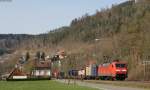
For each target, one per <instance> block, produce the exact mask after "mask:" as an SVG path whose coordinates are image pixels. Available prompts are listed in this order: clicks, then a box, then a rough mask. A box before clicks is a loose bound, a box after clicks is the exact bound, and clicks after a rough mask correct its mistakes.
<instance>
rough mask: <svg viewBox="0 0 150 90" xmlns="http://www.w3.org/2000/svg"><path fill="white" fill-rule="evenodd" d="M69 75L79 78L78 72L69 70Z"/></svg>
mask: <svg viewBox="0 0 150 90" xmlns="http://www.w3.org/2000/svg"><path fill="white" fill-rule="evenodd" d="M68 74H69V76H78V70H69V71H68Z"/></svg>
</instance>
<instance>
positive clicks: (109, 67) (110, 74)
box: [68, 60, 128, 80]
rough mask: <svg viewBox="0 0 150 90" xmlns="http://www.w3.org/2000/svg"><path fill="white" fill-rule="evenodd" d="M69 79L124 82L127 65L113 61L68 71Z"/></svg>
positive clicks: (126, 74)
mask: <svg viewBox="0 0 150 90" xmlns="http://www.w3.org/2000/svg"><path fill="white" fill-rule="evenodd" d="M68 75H69V76H70V77H77V78H78V79H86V80H89V79H101V80H125V79H126V78H127V76H128V70H127V63H125V62H122V61H119V60H114V61H113V62H111V63H104V64H100V65H97V64H90V65H87V66H86V67H84V68H82V69H80V70H69V71H68Z"/></svg>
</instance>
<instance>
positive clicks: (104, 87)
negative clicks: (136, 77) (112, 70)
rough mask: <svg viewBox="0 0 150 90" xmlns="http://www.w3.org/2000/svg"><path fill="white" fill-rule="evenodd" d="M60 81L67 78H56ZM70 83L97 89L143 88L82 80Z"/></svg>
mask: <svg viewBox="0 0 150 90" xmlns="http://www.w3.org/2000/svg"><path fill="white" fill-rule="evenodd" d="M56 81H58V82H61V83H66V84H67V83H68V80H56ZM70 83H75V84H77V85H80V86H86V87H92V88H97V89H99V90H145V89H140V88H131V87H121V86H114V85H108V84H96V83H89V82H82V81H73V80H71V81H70Z"/></svg>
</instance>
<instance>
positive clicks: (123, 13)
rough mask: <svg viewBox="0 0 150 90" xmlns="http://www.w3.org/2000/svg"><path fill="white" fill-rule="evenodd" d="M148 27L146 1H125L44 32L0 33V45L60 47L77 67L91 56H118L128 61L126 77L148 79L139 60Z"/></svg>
mask: <svg viewBox="0 0 150 90" xmlns="http://www.w3.org/2000/svg"><path fill="white" fill-rule="evenodd" d="M149 29H150V5H149V2H148V1H147V0H145V1H144V2H138V3H135V2H134V1H128V2H125V3H122V4H120V5H113V6H112V8H110V9H102V10H100V11H97V12H96V14H94V15H92V16H89V15H88V14H85V15H84V16H82V17H80V18H76V19H74V20H73V21H72V22H71V24H70V26H68V27H61V28H59V29H56V30H53V31H50V32H49V33H46V34H41V35H36V36H30V35H29V36H28V35H27V36H26V35H17V37H15V38H13V37H11V35H8V36H7V35H6V37H5V36H3V35H0V43H1V44H0V45H1V46H0V47H2V48H6V47H7V48H12V47H13V48H15V50H19V51H22V52H24V51H29V52H37V51H45V52H46V53H48V55H49V54H52V53H54V52H55V51H56V50H57V49H64V50H65V51H66V52H67V54H68V56H69V58H67V59H66V61H68V60H72V61H71V62H72V63H77V64H74V65H73V66H72V67H73V68H80V66H81V65H85V63H86V64H87V62H89V61H92V60H93V61H94V62H97V63H103V62H108V61H111V60H113V59H120V60H124V61H127V62H128V67H129V79H131V80H142V79H146V80H147V79H148V80H150V78H149V77H148V75H150V72H147V73H146V75H147V76H145V77H144V75H143V72H144V66H143V65H142V62H143V60H149V58H150V54H149V53H150V30H149ZM2 37H4V38H2ZM8 37H9V38H8ZM8 39H11V40H10V41H9V40H8ZM11 42H12V43H11ZM4 43H5V44H4ZM14 43H17V44H14ZM10 46H11V47H10ZM64 63H67V62H65V61H64ZM64 68H65V65H64Z"/></svg>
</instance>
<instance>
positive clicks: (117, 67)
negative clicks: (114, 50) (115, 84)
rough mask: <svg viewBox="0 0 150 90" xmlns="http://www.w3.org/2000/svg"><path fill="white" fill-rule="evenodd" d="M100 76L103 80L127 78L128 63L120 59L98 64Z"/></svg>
mask: <svg viewBox="0 0 150 90" xmlns="http://www.w3.org/2000/svg"><path fill="white" fill-rule="evenodd" d="M98 76H99V77H100V79H102V80H108V79H111V80H125V79H126V78H127V64H126V63H125V62H122V61H118V60H115V61H113V62H112V63H106V64H101V65H99V66H98Z"/></svg>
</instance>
